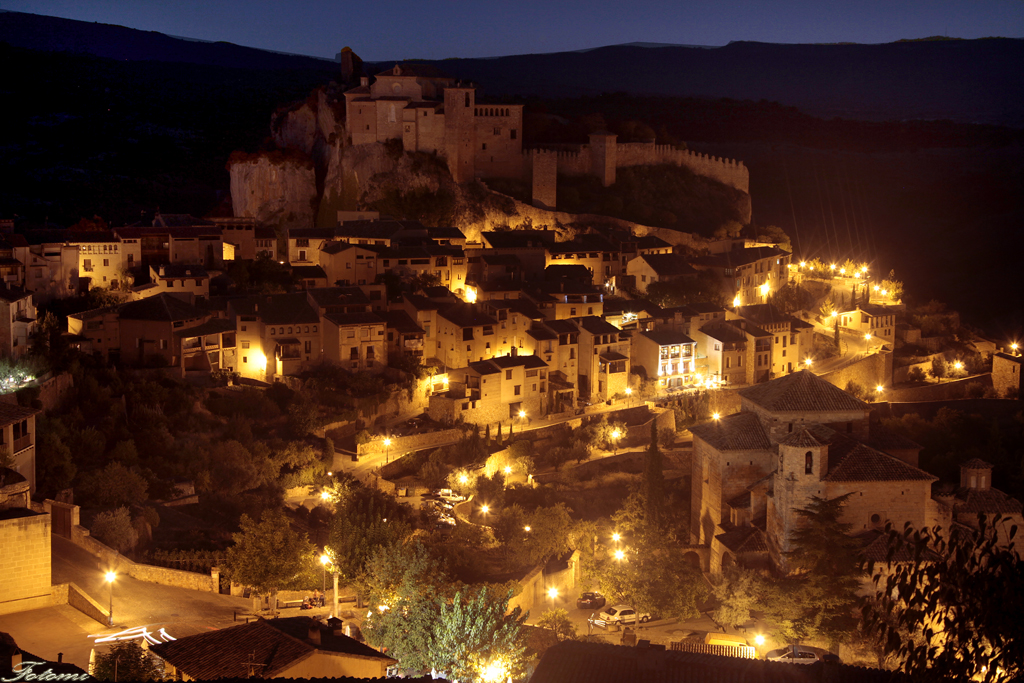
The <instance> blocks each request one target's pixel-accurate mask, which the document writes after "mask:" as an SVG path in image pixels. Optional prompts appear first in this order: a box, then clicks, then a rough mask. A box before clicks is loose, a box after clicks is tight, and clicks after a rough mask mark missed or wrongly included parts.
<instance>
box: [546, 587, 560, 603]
mask: <svg viewBox="0 0 1024 683" xmlns="http://www.w3.org/2000/svg"><path fill="white" fill-rule="evenodd" d="M557 597H558V589H557V588H555V587H554V586H552V587H551V588H548V598H549V599H550V600H551V609H555V598H557Z"/></svg>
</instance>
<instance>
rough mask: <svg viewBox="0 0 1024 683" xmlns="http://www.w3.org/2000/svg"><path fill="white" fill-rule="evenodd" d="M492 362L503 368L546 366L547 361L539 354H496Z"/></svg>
mask: <svg viewBox="0 0 1024 683" xmlns="http://www.w3.org/2000/svg"><path fill="white" fill-rule="evenodd" d="M490 362H492V363H494V364H495V365H497V366H498V367H499V368H501V369H503V370H504V369H507V368H518V367H524V368H546V367H547V366H548V364H547V363H545V362H544V361H542V360H541V359H540V358H538V357H537V356H496V357H495V358H491V359H490Z"/></svg>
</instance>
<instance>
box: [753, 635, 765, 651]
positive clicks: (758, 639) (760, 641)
mask: <svg viewBox="0 0 1024 683" xmlns="http://www.w3.org/2000/svg"><path fill="white" fill-rule="evenodd" d="M763 645H764V636H762V635H761V634H760V633H758V634H757V635H756V636H754V652H756V653H757V656H758V657H760V656H761V646H763Z"/></svg>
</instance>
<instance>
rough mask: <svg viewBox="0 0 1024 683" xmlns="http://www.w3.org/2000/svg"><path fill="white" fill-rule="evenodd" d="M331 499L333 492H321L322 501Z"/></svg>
mask: <svg viewBox="0 0 1024 683" xmlns="http://www.w3.org/2000/svg"><path fill="white" fill-rule="evenodd" d="M330 499H331V492H330V491H321V492H320V500H323V501H328V500H330Z"/></svg>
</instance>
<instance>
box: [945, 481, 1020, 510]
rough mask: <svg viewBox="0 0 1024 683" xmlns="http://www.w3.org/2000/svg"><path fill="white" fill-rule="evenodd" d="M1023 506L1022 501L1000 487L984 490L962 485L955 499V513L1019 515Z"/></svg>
mask: <svg viewBox="0 0 1024 683" xmlns="http://www.w3.org/2000/svg"><path fill="white" fill-rule="evenodd" d="M1021 510H1022V507H1021V504H1020V501H1019V500H1017V499H1016V498H1013V497H1012V496H1009V495H1007V494H1005V493H1003V492H1002V491H1000V490H999V489H992V488H990V489H985V490H984V491H981V490H978V489H972V488H970V487H961V488H959V489H957V491H956V499H955V500H954V501H953V513H954V514H957V513H961V512H962V513H967V514H977V513H984V514H986V515H994V514H998V515H1014V514H1016V515H1019V514H1020V513H1021Z"/></svg>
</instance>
